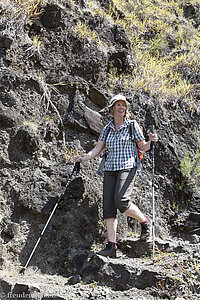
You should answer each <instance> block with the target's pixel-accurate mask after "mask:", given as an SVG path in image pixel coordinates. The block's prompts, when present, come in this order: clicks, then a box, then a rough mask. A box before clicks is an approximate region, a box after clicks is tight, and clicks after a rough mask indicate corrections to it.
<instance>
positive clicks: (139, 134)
mask: <svg viewBox="0 0 200 300" xmlns="http://www.w3.org/2000/svg"><path fill="white" fill-rule="evenodd" d="M134 123H135V139H136V142H140V141H143V140H144V139H145V138H144V134H143V132H142V128H141V127H140V126H139V124H138V122H137V121H135V122H134Z"/></svg>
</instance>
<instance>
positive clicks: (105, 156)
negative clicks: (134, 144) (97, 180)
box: [97, 126, 110, 175]
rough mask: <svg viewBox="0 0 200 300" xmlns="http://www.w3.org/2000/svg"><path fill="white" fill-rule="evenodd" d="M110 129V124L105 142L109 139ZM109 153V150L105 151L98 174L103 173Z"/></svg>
mask: <svg viewBox="0 0 200 300" xmlns="http://www.w3.org/2000/svg"><path fill="white" fill-rule="evenodd" d="M109 131H110V126H108V128H107V130H106V137H105V143H106V140H107V137H108V133H109ZM107 154H108V150H106V151H105V153H104V154H103V156H102V159H101V162H100V165H99V168H98V170H97V174H98V175H102V173H103V170H104V166H105V162H106V158H107Z"/></svg>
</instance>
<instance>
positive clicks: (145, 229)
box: [140, 222, 151, 241]
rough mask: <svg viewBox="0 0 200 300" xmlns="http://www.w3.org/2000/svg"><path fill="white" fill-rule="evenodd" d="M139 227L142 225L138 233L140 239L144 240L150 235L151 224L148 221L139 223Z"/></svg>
mask: <svg viewBox="0 0 200 300" xmlns="http://www.w3.org/2000/svg"><path fill="white" fill-rule="evenodd" d="M141 227H142V231H141V235H140V240H141V241H146V240H148V239H149V238H150V236H151V224H150V223H149V222H148V223H147V222H145V223H141Z"/></svg>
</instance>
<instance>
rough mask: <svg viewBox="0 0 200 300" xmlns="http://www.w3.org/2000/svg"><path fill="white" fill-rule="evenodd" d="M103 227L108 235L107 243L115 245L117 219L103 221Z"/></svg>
mask: <svg viewBox="0 0 200 300" xmlns="http://www.w3.org/2000/svg"><path fill="white" fill-rule="evenodd" d="M105 225H106V230H107V235H108V242H111V243H113V244H116V235H117V218H109V219H105Z"/></svg>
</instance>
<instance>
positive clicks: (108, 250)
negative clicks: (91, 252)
mask: <svg viewBox="0 0 200 300" xmlns="http://www.w3.org/2000/svg"><path fill="white" fill-rule="evenodd" d="M116 252H117V249H115V247H114V245H112V244H110V243H108V244H107V245H106V247H105V248H104V249H103V250H101V251H99V252H97V254H99V255H102V256H107V257H112V258H115V257H117V256H116Z"/></svg>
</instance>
